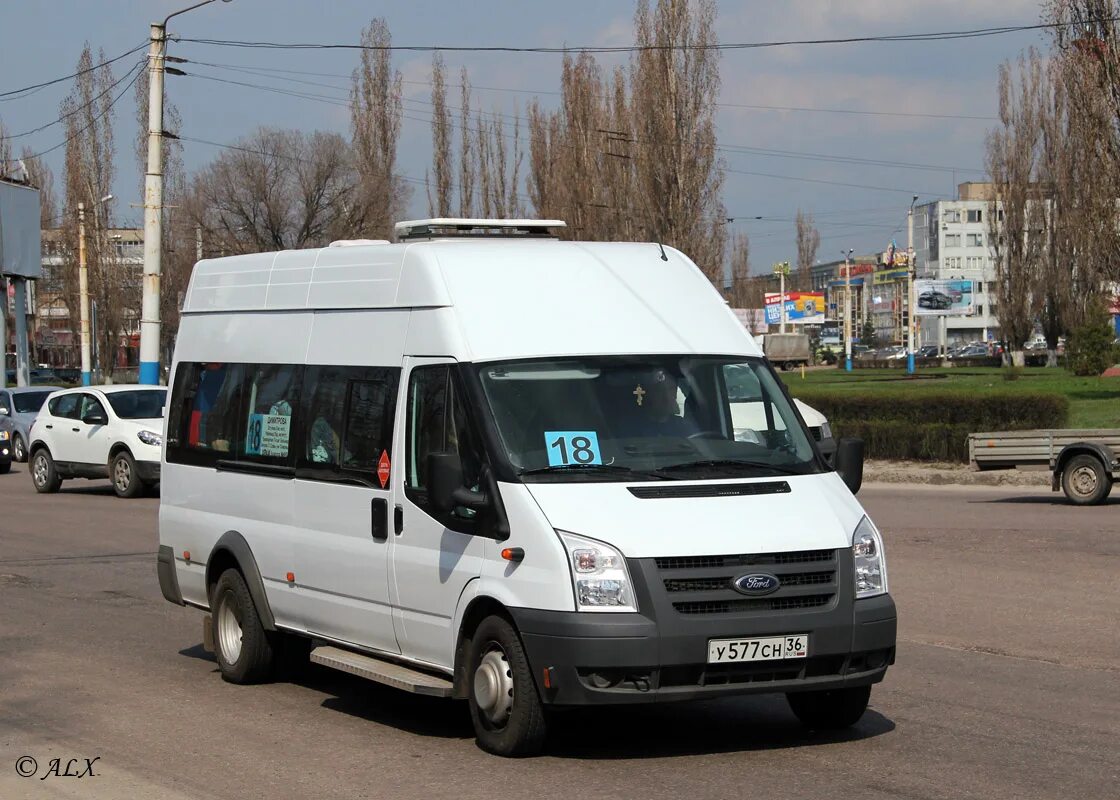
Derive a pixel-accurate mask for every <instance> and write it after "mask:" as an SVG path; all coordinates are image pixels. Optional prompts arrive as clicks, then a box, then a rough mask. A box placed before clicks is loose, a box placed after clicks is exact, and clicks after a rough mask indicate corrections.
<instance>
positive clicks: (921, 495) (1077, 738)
mask: <svg viewBox="0 0 1120 800" xmlns="http://www.w3.org/2000/svg"><path fill="white" fill-rule="evenodd" d="M1117 494H1120V490H1118V492H1117ZM861 498H862V500H863V501H864V503H865V505H866V506H867V507H868V509H869V511H870V512H871V514H872V515H873V517H874V518H875V519H876V521H877V522H878V524H879V526H880V527H881V528H882V529H883V530H884V532H885V535H886V541H887V545H886V546H887V553H888V559H889V561H888V564H889V571H890V582H891V590H892V594H894V596H895V599H896V601H897V603H898V607H899V613H900V627H899V635H900V641H899V649H898V664H897V665H896V666H895V667H894V668H893V669H892V670H891V671H890V672H889V673H888V675H887V679H886V681H885V682H884V683H883V684H881V685H879V686H878V687H876V689H875V691H874V692H873V694H872V698H871V703H872V708H871V710H870V711H869V712H868V714H867V715H866V716H865V717H864V719H863V721H862V722H861V723H860V724H859V725H858V726H857V727H856V728H855V729H853V730H852V731H850V732H847V733H845V734H843V735H824V734H811V733H807V732H805V731H803V730H802V729H801V728H800V727H799V726H798V725H797V723H796V722H795V720H794V718H793V716H792V715H791V714H790V712H789V711H788V710H787V708H786V706H785V702H784V700H782V699H781V698H778V697H769V696H766V697H759V698H743V699H729V700H720V701H711V702H706V703H702V704H696V705H680V706H666V707H661V708H649V709H629V710H625V711H615V710H610V711H603V710H599V711H593V712H584V713H579V714H574V715H569V716H565V717H564V718H563V719H562V720H561V721H560V723H559V725H558V726H557V727H556V729H555V732H554V735H553V737H552V740H551V742H550V746H549V749H548V752H547V754H546V755H544V756H542V757H539V758H535V759H530V760H522V761H509V760H503V759H499V758H495V757H492V756H489V755H487V754H485V753H483V752H482V751H480V750H479V749H477V747H476V746H475V744H474V740H473V737H472V735H471V729H470V723H469V720H468V719H467V713H466V709H465V707H464V706H463V704H461V703H453V702H449V701H440V700H433V699H426V698H419V697H415V696H412V695H408V694H404V693H401V692H397V691H395V690H392V689H388V688H383V687H380V686H378V685H375V684H371V683H367V682H365V681H362V680H360V679H357V678H352V677H350V676H347V675H342V674H339V673H334V672H331V671H329V670H325V669H320V668H313V669H312V671H311V672H310V674H309V675H308V676H307V677H306V678H304V679H301V681H300V682H299V683H277V684H271V685H264V686H254V687H239V686H232V685H230V684H227V683H224V682H223V681H222V680H221V679H220V678H219V676H218V674H217V670H216V665H215V663H214V661H213V659H212V658H211V657H210V656H209V655H207V654H206V653H205V652H203V650H202V648H201V646H200V641H201V623H200V619H201V614H200V612H197V611H192V610H188V609H184V608H179V607H176V606H173V605H171V604H169V603H167V602H165V601H164V600H163V599H162V596H161V595H160V592H159V587H158V585H157V582H156V576H155V557H154V551H155V549H156V503H157V501H156V500H154V499H143V500H134V501H124V500H118V499H117V498H116V497H114V496H113V495H112V494H111V492H110V491H109V490H108V487H107V484H101V483H85V484H83V483H78V482H75V483H72V484H68V485H66V486H65V487H64V490H63V492H62V493H61V494H59V495H57V496H39V495H36V494H35V493H34V492H33V491H32V489H31V482H30V480H29V478H28V476H27V474H26V470H25V469H24V468H23V467H22V466H21V465H17V466H16V471H14V472H13V473H12V474H11V475H7V476H0V798H3V800H9V799H10V798H24V797H27V798H44V797H83V798H89V797H94V798H131V797H145V798H192V800H194V799H198V798H233V797H236V798H255V797H268V798H270V800H277V799H279V798H288V797H316V798H335V797H338V798H358V797H378V798H388V797H393V798H445V797H446V798H454V800H468V799H469V798H486V800H493V798H495V797H506V798H521V797H529V796H531V797H533V798H535V800H546V798H554V797H555V798H565V799H566V800H570V798H574V797H581V796H582V797H589V798H595V800H600V799H602V800H607V799H608V798H627V799H628V800H629V798H636V797H641V798H661V797H673V798H676V797H688V798H692V799H698V798H729V797H744V798H746V797H751V798H755V797H763V798H767V800H776V798H800V799H803V798H818V797H819V798H824V797H829V798H847V797H858V798H860V799H861V800H864V799H865V798H887V797H891V798H895V797H905V798H950V797H975V798H984V799H985V800H996V799H997V798H1009V799H1013V800H1026V799H1027V798H1045V799H1046V800H1052V798H1059V797H1069V798H1115V797H1117V796H1118V790H1117V786H1118V785H1120V634H1118V627H1117V626H1118V623H1117V620H1120V579H1118V578H1120V500H1117V499H1114V500H1113V502H1112V503H1111V504H1110V505H1108V506H1105V507H1099V508H1084V509H1083V508H1072V507H1070V506H1067V505H1065V504H1064V503H1062V502H1061V500H1060V499H1059V497H1058V496H1055V495H1051V494H1049V493H1044V494H1038V493H1034V494H1032V493H1030V490H1026V491H1024V490H1021V489H988V488H983V489H981V488H965V487H957V488H953V489H946V488H940V487H937V488H935V487H918V488H907V487H886V486H883V487H877V486H872V487H868V488H866V489H865V490H864V492H863V493H862V495H861ZM24 756H31V757H32V758H34V759H36V763H37V765H38V766H37V771H36V775H35V776H33V777H31V778H21V777H20V776H19V775H18V774H17V771H16V769H17V761H18V760H19V759H20V758H22V757H24ZM54 758H58V759H61V761H60V762H59V765H60V768H63V769H64V768H65V766H66V764H67V762H68V761H69V760H70V759H76V761H75V762H74V763H73V764H71V772H73V773H78V772H82V771H84V770H85V769H86V763H85V759H95V758H96V759H98V760H97V761H96V762H95V763H94V764H93V771H94V776H93V777H90V776H86V777H82V778H76V777H70V778H65V777H55V776H53V775H51V776H48V777H47V779H46V780H41V779H40V778H41V777H42V775H43V774H44V773H46V772H47V771H48V770H49V769H50V761H51V759H54ZM19 766H20V767H22V768H23V769H29V768H30V762H28V761H23V762H21V763H20V765H19Z"/></svg>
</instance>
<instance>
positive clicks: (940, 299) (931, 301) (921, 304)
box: [918, 291, 953, 309]
mask: <svg viewBox="0 0 1120 800" xmlns="http://www.w3.org/2000/svg"><path fill="white" fill-rule="evenodd" d="M951 305H953V298H952V297H950V296H949V295H947V294H945V293H944V292H938V291H931V292H922V293H921V294H920V295H918V308H932V309H945V308H948V307H949V306H951Z"/></svg>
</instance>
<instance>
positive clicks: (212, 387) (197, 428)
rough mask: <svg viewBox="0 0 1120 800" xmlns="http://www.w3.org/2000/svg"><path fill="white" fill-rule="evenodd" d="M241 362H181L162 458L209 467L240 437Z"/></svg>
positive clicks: (230, 454) (228, 454) (226, 455)
mask: <svg viewBox="0 0 1120 800" xmlns="http://www.w3.org/2000/svg"><path fill="white" fill-rule="evenodd" d="M245 374H246V370H245V367H244V365H242V364H225V363H215V362H210V363H201V364H197V363H196V364H180V365H179V366H178V368H177V370H176V373H175V386H174V389H173V390H172V394H171V404H170V410H169V415H168V416H169V418H168V426H167V430H168V439H167V460H168V461H170V462H172V463H182V464H196V465H199V466H213V465H214V464H215V463H217V461H218V460H219V459H228V458H232V457H233V453H234V448H235V447H236V446H237V444H238V442H239V440H240V438H241V436H242V432H241V426H240V423H241V405H242V404H241V396H242V390H243V386H242V384H243V383H244V378H245Z"/></svg>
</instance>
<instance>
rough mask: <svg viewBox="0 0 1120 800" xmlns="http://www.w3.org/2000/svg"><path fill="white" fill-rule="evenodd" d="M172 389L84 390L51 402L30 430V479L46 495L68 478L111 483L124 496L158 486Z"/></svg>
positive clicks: (122, 387) (66, 393) (125, 387)
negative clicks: (156, 484) (108, 481)
mask: <svg viewBox="0 0 1120 800" xmlns="http://www.w3.org/2000/svg"><path fill="white" fill-rule="evenodd" d="M166 399H167V389H165V388H162V387H154V386H132V385H127V384H122V385H120V386H98V387H90V386H84V387H81V388H79V389H64V390H62V391H59V392H54V393H53V394H51V396H50V397H48V398H47V402H46V405H45V406H44V408H43V409H42V410H40V412H39V415H38V416H37V417H36V418H35V423H34V425H32V427H31V433H30V438H29V441H28V453H29V454H30V458H31V480H32V482H33V483H34V484H35V489H36V490H37V491H39V492H42V493H49V492H57V491H58V489H59V487H60V486H61V485H62V481H63V480H65V479H69V478H109V479H110V480H111V481H112V483H113V491H115V492H116V493H117V495H118V496H120V497H135V496H136V495H138V494H140V493H141V492H142V491H144V489H145V488H146V487H148V486H151V485H152V484H155V483H157V482H158V481H159V474H160V466H159V458H160V446H161V444H162V441H163V437H162V433H161V431H162V430H163V407H164V403H165V402H166Z"/></svg>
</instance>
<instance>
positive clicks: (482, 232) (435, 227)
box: [393, 217, 567, 242]
mask: <svg viewBox="0 0 1120 800" xmlns="http://www.w3.org/2000/svg"><path fill="white" fill-rule="evenodd" d="M566 227H567V225H566V224H565V223H564V222H563V221H562V220H558V219H460V218H456V217H440V218H438V219H413V220H407V221H405V222H398V223H397V224H396V225H394V226H393V230H394V232H395V233H396V235H397V240H398V241H401V242H412V241H417V240H420V239H429V240H430V239H487V238H489V239H503V238H511V239H555V238H556V236H557V234H555V233H553V232H552V229H553V228H566Z"/></svg>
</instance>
